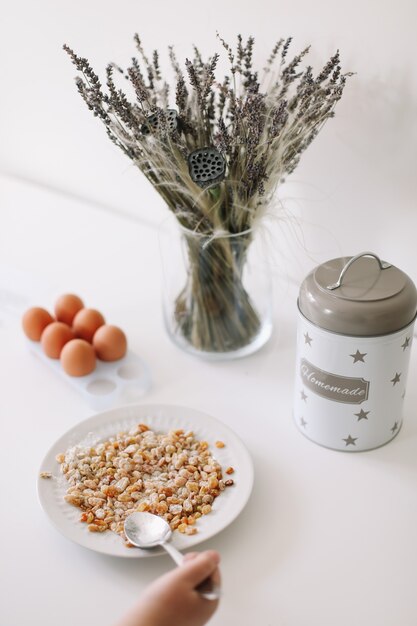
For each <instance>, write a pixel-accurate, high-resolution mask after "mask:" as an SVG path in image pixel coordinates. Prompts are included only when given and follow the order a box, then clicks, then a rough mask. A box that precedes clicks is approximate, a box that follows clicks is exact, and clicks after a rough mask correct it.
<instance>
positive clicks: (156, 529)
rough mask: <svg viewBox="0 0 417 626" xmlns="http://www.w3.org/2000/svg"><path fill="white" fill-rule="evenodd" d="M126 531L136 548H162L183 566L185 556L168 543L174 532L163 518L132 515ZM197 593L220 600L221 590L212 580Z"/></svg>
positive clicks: (142, 514)
mask: <svg viewBox="0 0 417 626" xmlns="http://www.w3.org/2000/svg"><path fill="white" fill-rule="evenodd" d="M124 530H125V534H126V537H127V538H128V540H129V541H130V543H132V544H133V545H134V546H137V547H138V548H143V549H144V550H148V549H149V548H156V547H157V546H162V547H163V548H164V549H165V550H166V551H167V552H168V554H169V555H170V556H171V557H172V558H173V559H174V561H175V563H176V564H177V565H181V564H182V562H183V560H184V557H183V555H182V554H181V552H180V551H179V550H177V548H174V546H173V545H172V544H171V543H168V542H169V540H170V538H171V535H172V530H171V528H170V526H169V524H168V523H167V522H166V521H165V520H164V519H163V518H162V517H159V516H158V515H153V514H152V513H146V512H142V513H132V514H131V515H129V516H128V517H127V518H126V520H125V523H124ZM196 591H198V592H199V594H200V595H201V596H203V598H206V599H207V600H218V599H219V597H220V588H219V586H218V585H215V584H214V583H213V581H212V580H211V578H206V579H205V580H203V582H202V583H200V584H199V585H198V586H197V587H196Z"/></svg>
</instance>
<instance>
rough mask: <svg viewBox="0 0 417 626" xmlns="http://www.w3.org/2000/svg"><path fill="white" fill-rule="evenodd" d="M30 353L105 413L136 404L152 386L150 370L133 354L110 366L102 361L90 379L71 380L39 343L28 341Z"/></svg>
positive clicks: (80, 377)
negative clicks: (123, 404) (120, 404)
mask: <svg viewBox="0 0 417 626" xmlns="http://www.w3.org/2000/svg"><path fill="white" fill-rule="evenodd" d="M27 345H28V347H29V350H30V351H31V352H33V353H34V354H35V355H36V356H37V357H39V358H40V359H41V361H43V362H44V363H46V365H48V367H50V368H51V369H53V370H55V372H56V373H57V374H58V375H59V376H60V377H61V378H63V379H64V380H65V381H66V382H67V383H69V384H70V385H71V386H72V387H74V389H76V390H77V391H79V392H80V393H81V394H82V395H83V396H84V398H85V399H86V400H87V402H88V403H89V404H90V406H92V407H93V408H95V409H104V408H107V407H110V406H113V405H115V404H117V403H120V402H122V403H129V402H134V401H135V400H137V399H138V398H140V397H141V396H142V395H143V394H144V393H146V391H147V390H148V389H149V387H150V386H151V375H150V372H149V368H148V366H147V365H146V363H144V361H142V359H140V358H139V357H138V356H137V355H136V354H135V353H134V352H131V351H130V350H128V352H127V354H126V356H124V357H123V359H119V360H118V361H113V362H111V363H108V362H104V361H99V359H97V365H96V369H95V370H94V372H92V373H91V374H87V376H68V374H66V373H65V372H64V370H63V369H62V365H61V363H60V361H59V359H51V358H49V357H47V356H46V354H44V352H43V351H42V347H41V344H40V343H39V342H37V341H30V340H27Z"/></svg>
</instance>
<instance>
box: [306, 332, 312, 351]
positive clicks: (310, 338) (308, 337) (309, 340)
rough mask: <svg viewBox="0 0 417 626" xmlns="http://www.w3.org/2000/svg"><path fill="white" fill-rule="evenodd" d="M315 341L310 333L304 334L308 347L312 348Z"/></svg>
mask: <svg viewBox="0 0 417 626" xmlns="http://www.w3.org/2000/svg"><path fill="white" fill-rule="evenodd" d="M312 341H313V338H312V337H310V335H309V334H308V333H304V343H306V344H307V345H308V346H310V348H311V342H312Z"/></svg>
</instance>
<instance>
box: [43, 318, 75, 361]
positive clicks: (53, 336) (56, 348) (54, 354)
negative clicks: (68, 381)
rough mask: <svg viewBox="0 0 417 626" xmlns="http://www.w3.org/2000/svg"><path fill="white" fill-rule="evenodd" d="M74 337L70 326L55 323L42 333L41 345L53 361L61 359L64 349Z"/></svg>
mask: <svg viewBox="0 0 417 626" xmlns="http://www.w3.org/2000/svg"><path fill="white" fill-rule="evenodd" d="M74 336H75V335H74V332H73V330H72V329H71V327H70V326H68V325H67V324H64V323H63V322H53V323H52V324H49V325H48V326H47V327H46V328H45V330H44V331H43V333H42V336H41V344H42V348H43V351H44V352H45V354H46V356H49V357H50V358H51V359H59V355H60V354H61V350H62V348H63V347H64V346H65V344H66V343H68V341H71V339H74Z"/></svg>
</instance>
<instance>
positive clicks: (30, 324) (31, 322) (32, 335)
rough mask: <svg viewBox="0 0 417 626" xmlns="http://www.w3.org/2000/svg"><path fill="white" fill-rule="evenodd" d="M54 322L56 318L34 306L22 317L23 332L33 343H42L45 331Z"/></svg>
mask: <svg viewBox="0 0 417 626" xmlns="http://www.w3.org/2000/svg"><path fill="white" fill-rule="evenodd" d="M53 321H54V318H53V317H52V315H51V314H50V313H48V311H47V310H46V309H42V308H41V307H39V306H34V307H32V308H31V309H28V310H27V311H26V313H25V314H24V316H23V317H22V326H23V331H24V333H25V335H26V337H29V339H32V341H40V338H41V335H42V333H43V331H44V330H45V328H46V327H47V326H48V324H52V322H53Z"/></svg>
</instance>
